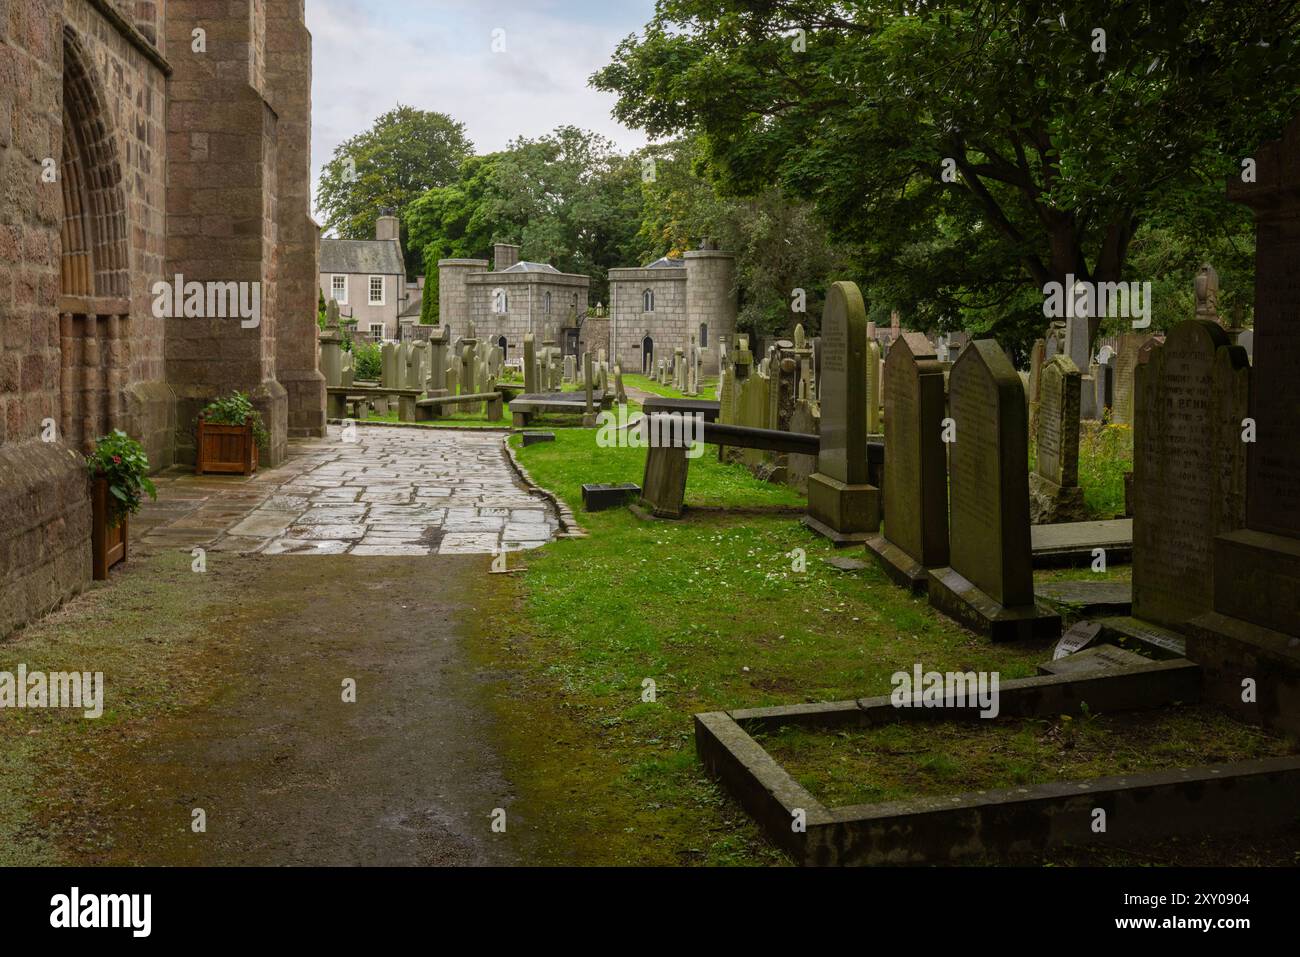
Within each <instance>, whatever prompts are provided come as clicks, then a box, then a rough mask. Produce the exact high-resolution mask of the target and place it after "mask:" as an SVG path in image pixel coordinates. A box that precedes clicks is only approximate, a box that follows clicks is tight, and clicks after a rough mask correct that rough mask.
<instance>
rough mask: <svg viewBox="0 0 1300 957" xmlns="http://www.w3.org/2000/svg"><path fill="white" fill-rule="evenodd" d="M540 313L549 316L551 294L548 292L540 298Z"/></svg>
mask: <svg viewBox="0 0 1300 957" xmlns="http://www.w3.org/2000/svg"><path fill="white" fill-rule="evenodd" d="M542 312H544V313H546V314H547V315H548V316H549V315H550V314H551V294H550V293H549V292H548V293H547V294H546V295H545V296H543V297H542Z"/></svg>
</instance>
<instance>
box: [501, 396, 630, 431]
mask: <svg viewBox="0 0 1300 957" xmlns="http://www.w3.org/2000/svg"><path fill="white" fill-rule="evenodd" d="M613 402H614V394H613V393H612V392H593V393H592V394H591V405H592V408H595V409H608V408H609V407H610V406H611V405H612V404H613ZM586 413H587V400H586V395H585V393H583V392H548V393H536V394H532V395H521V396H520V397H519V398H517V399H512V400H510V415H511V417H512V420H513V422H514V426H515V428H517V429H521V428H523V427H524V426H526V425H527V424H528V423H529V422H530V421H531V420H532V418H533V417H534V416H538V415H583V416H585V415H586ZM590 424H592V425H594V424H595V423H594V422H593V423H590Z"/></svg>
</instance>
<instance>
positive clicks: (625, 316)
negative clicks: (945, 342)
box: [609, 267, 690, 372]
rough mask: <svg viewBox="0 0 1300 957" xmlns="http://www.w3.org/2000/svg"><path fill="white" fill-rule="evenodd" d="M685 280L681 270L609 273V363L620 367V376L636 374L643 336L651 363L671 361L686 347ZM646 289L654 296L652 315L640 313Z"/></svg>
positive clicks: (641, 363) (641, 366) (642, 270)
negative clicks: (650, 345)
mask: <svg viewBox="0 0 1300 957" xmlns="http://www.w3.org/2000/svg"><path fill="white" fill-rule="evenodd" d="M686 280H687V273H686V270H685V269H684V268H681V267H675V268H669V269H611V270H610V271H609V304H610V337H611V339H612V340H613V342H614V346H613V352H612V354H611V362H618V363H619V364H620V365H622V366H623V371H624V372H640V371H641V370H642V368H643V367H644V355H643V351H642V348H641V347H642V342H643V340H644V339H645V337H646V336H647V335H648V336H650V338H651V340H652V342H653V344H654V355H653V359H654V360H655V361H657V360H659V359H670V358H672V354H673V350H674V349H676V348H678V347H679V346H685V345H687V344H689V343H690V339H689V338H688V337H689V336H690V332H689V331H688V329H687V320H686V308H687V293H686ZM647 289H649V290H650V291H652V292H653V293H654V311H653V312H646V311H645V309H644V305H645V300H644V293H645V291H646V290H647Z"/></svg>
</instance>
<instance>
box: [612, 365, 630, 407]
mask: <svg viewBox="0 0 1300 957" xmlns="http://www.w3.org/2000/svg"><path fill="white" fill-rule="evenodd" d="M614 401H615V402H617V403H618V404H619V405H627V390H625V389H624V388H623V367H622V366H621V365H619V364H618V363H617V362H616V363H614Z"/></svg>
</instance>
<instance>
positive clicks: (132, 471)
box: [86, 429, 158, 528]
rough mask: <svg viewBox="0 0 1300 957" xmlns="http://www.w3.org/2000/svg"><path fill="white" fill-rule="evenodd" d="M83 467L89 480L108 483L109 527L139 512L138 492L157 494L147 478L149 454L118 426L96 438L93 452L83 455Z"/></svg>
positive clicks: (152, 496)
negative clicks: (99, 480) (88, 475)
mask: <svg viewBox="0 0 1300 957" xmlns="http://www.w3.org/2000/svg"><path fill="white" fill-rule="evenodd" d="M86 468H87V470H88V471H89V472H90V477H91V479H92V480H93V479H103V480H104V481H105V482H106V483H107V485H108V527H109V528H116V527H117V526H118V525H120V524H121V523H122V519H124V518H125V517H126V516H128V515H131V514H133V513H135V512H137V511H139V509H140V499H141V493H145V494H148V496H149V497H150V498H153V499H156V498H157V497H158V491H157V489H155V488H154V484H153V482H151V481H149V456H147V455H146V454H145V451H144V447H143V446H141V445H140V443H139V442H137V441H136V440H135V439H133V438H131V437H130V436H129V435H127V434H126V433H125V432H123V431H122V430H121V429H114V430H113V431H112V432H110V433H109V434H108V435H103V436H100V437H99V439H98V440H96V442H95V449H94V451H93V452H91V453H90V455H88V456H86Z"/></svg>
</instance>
